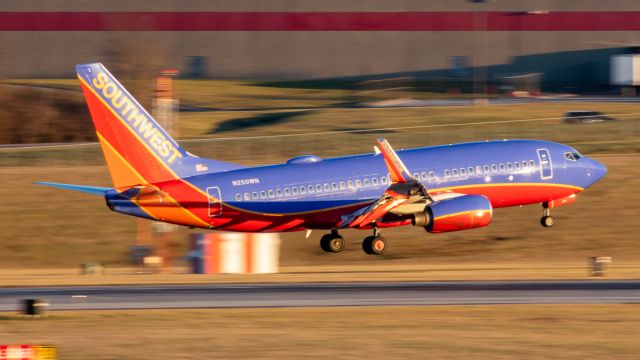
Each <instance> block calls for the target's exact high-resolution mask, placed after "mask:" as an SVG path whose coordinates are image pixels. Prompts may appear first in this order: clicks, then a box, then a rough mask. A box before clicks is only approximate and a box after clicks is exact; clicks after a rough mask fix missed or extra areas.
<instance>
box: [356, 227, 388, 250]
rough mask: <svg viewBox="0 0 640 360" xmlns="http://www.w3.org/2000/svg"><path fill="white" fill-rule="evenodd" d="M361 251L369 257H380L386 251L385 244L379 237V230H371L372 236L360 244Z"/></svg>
mask: <svg viewBox="0 0 640 360" xmlns="http://www.w3.org/2000/svg"><path fill="white" fill-rule="evenodd" d="M362 250H364V252H365V253H367V254H369V255H382V254H384V252H385V251H387V242H386V240H385V239H384V238H383V237H382V236H380V229H378V228H374V229H373V236H367V237H366V238H365V239H364V241H363V242H362Z"/></svg>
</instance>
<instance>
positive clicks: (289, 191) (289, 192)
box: [284, 188, 291, 196]
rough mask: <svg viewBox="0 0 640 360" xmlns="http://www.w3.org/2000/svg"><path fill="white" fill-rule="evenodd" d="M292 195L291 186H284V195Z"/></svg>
mask: <svg viewBox="0 0 640 360" xmlns="http://www.w3.org/2000/svg"><path fill="white" fill-rule="evenodd" d="M289 195H291V190H289V188H284V196H289Z"/></svg>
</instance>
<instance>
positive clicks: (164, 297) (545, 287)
mask: <svg viewBox="0 0 640 360" xmlns="http://www.w3.org/2000/svg"><path fill="white" fill-rule="evenodd" d="M30 298H37V299H43V300H45V301H46V302H48V303H49V310H98V309H145V308H148V309H170V308H239V307H305V306H390V305H472V304H569V303H575V304H597V303H609V304H611V303H640V281H635V280H634V281H608V280H596V281H473V282H396V283H387V282H385V283H306V284H233V285H232V284H206V285H162V286H82V287H77V286H70V287H66V286H65V287H31V288H1V289H0V311H16V310H18V309H19V306H20V305H19V304H20V300H21V299H30Z"/></svg>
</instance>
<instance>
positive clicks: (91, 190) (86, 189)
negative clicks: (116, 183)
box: [36, 181, 111, 196]
mask: <svg viewBox="0 0 640 360" xmlns="http://www.w3.org/2000/svg"><path fill="white" fill-rule="evenodd" d="M36 184H38V185H46V186H51V187H56V188H60V189H65V190H73V191H79V192H83V193H87V194H92V195H101V196H104V195H105V193H106V192H107V191H109V190H111V188H107V187H98V186H86V185H73V184H60V183H52V182H42V181H41V182H37V183H36Z"/></svg>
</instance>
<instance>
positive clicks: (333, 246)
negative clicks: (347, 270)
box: [320, 229, 345, 253]
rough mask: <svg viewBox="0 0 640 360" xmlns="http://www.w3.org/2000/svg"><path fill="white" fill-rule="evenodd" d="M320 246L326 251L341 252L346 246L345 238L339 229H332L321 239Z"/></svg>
mask: <svg viewBox="0 0 640 360" xmlns="http://www.w3.org/2000/svg"><path fill="white" fill-rule="evenodd" d="M320 247H321V248H322V250H324V251H325V252H331V253H339V252H340V251H342V250H344V248H345V242H344V238H343V237H342V236H340V234H338V230H335V229H334V230H331V233H330V234H326V235H324V236H322V238H321V239H320Z"/></svg>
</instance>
